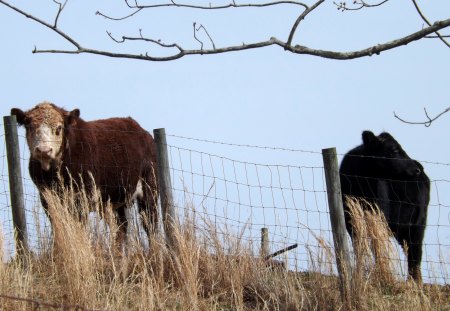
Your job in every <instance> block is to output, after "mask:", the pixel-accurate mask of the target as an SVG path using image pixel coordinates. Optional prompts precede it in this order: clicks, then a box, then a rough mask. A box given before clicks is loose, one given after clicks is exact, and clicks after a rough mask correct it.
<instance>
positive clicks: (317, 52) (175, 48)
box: [0, 0, 450, 61]
mask: <svg viewBox="0 0 450 311" xmlns="http://www.w3.org/2000/svg"><path fill="white" fill-rule="evenodd" d="M124 1H125V3H126V5H127V6H128V7H129V8H131V9H134V10H135V11H133V13H131V14H129V15H127V16H124V17H120V18H112V17H109V16H107V15H105V14H103V13H100V12H97V15H100V16H103V17H104V18H108V19H111V20H117V21H120V20H124V19H126V18H130V17H131V16H134V15H136V14H138V13H140V12H142V11H143V10H144V9H155V8H158V7H177V8H189V9H202V10H217V9H227V8H242V7H253V8H255V7H268V6H277V5H291V6H295V7H299V8H301V9H302V11H301V13H300V14H299V16H298V18H297V19H296V21H295V23H294V24H293V25H292V27H291V29H290V31H289V35H288V39H287V40H286V41H284V40H281V39H278V38H276V37H271V38H269V39H268V40H265V41H259V42H254V43H242V44H239V45H232V46H226V47H216V45H215V43H214V40H213V39H212V37H211V36H210V34H209V33H208V31H207V29H206V27H204V26H203V25H201V24H200V25H198V24H196V23H194V24H193V37H194V39H195V41H197V42H198V44H199V45H200V47H199V48H197V49H185V48H183V47H181V46H180V45H179V44H177V43H171V44H167V43H164V42H162V41H161V40H156V39H152V38H147V37H145V36H143V34H142V30H139V36H135V37H133V36H122V37H121V38H116V37H114V36H113V35H112V34H111V32H108V31H107V35H108V36H109V37H110V38H111V39H112V40H113V41H114V42H116V43H126V42H128V41H142V42H146V43H149V44H153V45H156V46H159V47H161V48H164V49H167V51H168V55H167V56H154V55H150V54H149V53H145V54H142V53H141V54H138V53H115V52H112V51H109V50H101V49H93V48H87V47H84V46H83V45H81V44H80V43H79V42H78V41H77V40H75V39H74V38H73V37H72V36H70V35H69V34H67V33H65V32H63V31H62V30H61V29H60V28H59V27H58V20H59V18H60V15H61V12H62V11H63V10H64V8H65V6H66V4H67V0H66V2H64V3H63V4H62V3H60V2H58V1H56V0H53V2H55V4H57V6H58V7H57V12H56V15H55V18H54V20H53V22H52V23H50V22H47V21H44V20H41V19H39V18H38V17H36V16H34V15H31V14H29V13H27V12H26V11H23V10H22V9H19V8H17V7H15V6H13V5H11V4H10V3H8V2H7V1H4V0H0V4H1V5H4V6H6V7H8V8H10V9H11V10H13V11H15V12H17V13H19V14H21V15H23V16H25V17H27V18H29V19H31V20H34V21H35V22H37V23H39V24H41V25H42V26H44V27H47V28H48V29H50V30H51V31H53V32H55V33H56V34H58V35H59V36H60V37H61V38H63V39H64V40H65V41H67V42H69V43H70V44H71V45H73V47H74V49H73V50H58V49H37V48H36V47H35V49H34V50H33V53H64V54H82V53H86V54H94V55H101V56H106V57H114V58H128V59H137V60H146V61H172V60H176V59H180V58H182V57H185V56H190V55H212V54H222V53H229V52H238V51H244V50H251V49H259V48H264V47H268V46H278V47H281V48H283V49H284V50H286V51H288V52H291V53H294V54H306V55H312V56H317V57H322V58H328V59H336V60H350V59H355V58H361V57H366V56H372V55H378V54H380V53H382V52H384V51H387V50H390V49H393V48H397V47H400V46H402V45H406V44H409V43H411V42H414V41H417V40H420V39H422V38H425V37H427V36H429V35H431V34H437V35H438V38H440V39H441V40H444V39H443V36H441V35H440V34H439V32H438V31H439V30H442V29H444V28H447V27H449V26H450V19H445V20H441V21H436V22H434V23H433V24H431V23H430V22H428V20H426V18H425V17H424V16H423V15H422V14H421V12H420V11H419V9H418V7H417V10H418V11H419V13H420V14H421V16H422V19H424V20H426V22H427V25H428V26H427V27H424V28H422V29H421V30H419V31H416V32H414V33H411V34H410V35H407V36H405V37H402V38H399V39H396V40H392V41H388V42H385V43H382V44H377V45H373V46H370V47H368V48H365V49H362V50H356V51H349V52H340V51H332V50H321V49H314V48H310V47H307V46H303V45H299V44H295V45H294V44H293V43H292V41H293V38H294V36H295V34H296V32H297V30H298V28H299V26H300V24H301V22H302V21H303V20H304V19H305V18H306V17H307V16H308V15H310V14H311V13H312V12H314V11H315V10H316V9H317V8H318V7H319V6H320V5H321V4H323V3H324V2H325V0H318V1H316V2H314V3H313V4H312V5H311V6H308V5H306V4H304V3H302V2H298V1H274V2H267V3H263V4H237V3H236V1H235V0H232V1H231V3H229V4H228V5H222V6H212V5H209V6H196V5H187V4H178V3H176V2H175V1H174V0H170V3H166V4H153V5H146V6H144V5H139V4H138V3H137V0H134V4H131V3H130V2H131V0H124ZM386 1H388V0H384V1H381V2H379V3H378V4H376V5H368V4H366V2H364V1H356V2H355V4H359V5H361V7H360V8H359V9H361V8H363V7H375V6H379V5H381V4H383V3H385V2H386ZM413 1H414V0H413ZM414 4H415V5H416V3H415V1H414ZM335 5H336V6H337V7H338V9H339V10H350V9H349V8H346V7H345V8H344V7H343V6H342V3H341V4H337V3H335ZM200 31H202V32H204V34H206V36H207V37H208V40H209V41H210V44H208V46H211V48H204V46H205V45H206V44H205V43H204V42H203V41H201V40H200V39H199V38H198V36H197V34H198V33H199V32H200Z"/></svg>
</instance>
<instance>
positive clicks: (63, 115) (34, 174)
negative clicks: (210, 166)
mask: <svg viewBox="0 0 450 311" xmlns="http://www.w3.org/2000/svg"><path fill="white" fill-rule="evenodd" d="M11 113H12V114H14V115H16V116H17V120H18V123H19V124H22V125H25V126H26V130H27V141H28V146H29V147H30V153H31V157H30V163H29V171H30V176H31V178H32V179H33V182H34V183H35V184H36V186H37V187H38V189H39V191H40V192H41V193H42V191H43V190H44V189H45V188H49V187H55V186H57V185H58V183H59V182H60V181H59V179H58V175H60V176H61V177H62V180H63V183H64V184H65V185H66V186H67V185H68V184H69V183H70V182H72V184H74V185H81V184H84V186H85V187H86V189H87V190H88V191H89V190H90V189H91V188H92V186H94V184H93V182H94V183H95V186H96V187H97V188H98V189H100V193H101V197H102V200H103V202H104V203H106V202H110V203H111V205H112V206H113V207H114V210H115V211H116V213H117V216H118V217H117V219H118V224H119V226H120V229H121V230H120V232H121V233H122V234H121V235H122V238H123V234H125V233H126V228H127V219H126V216H125V208H126V207H127V206H129V205H130V204H131V203H132V199H136V201H137V203H138V206H139V210H140V212H141V213H143V214H144V215H145V216H146V217H148V219H146V221H144V222H143V223H144V228H145V229H146V231H147V233H149V232H150V231H151V230H152V228H153V229H156V228H157V219H158V216H157V186H156V147H155V144H154V142H153V138H152V136H151V135H150V134H149V133H148V132H147V131H145V130H144V129H142V128H141V127H140V126H139V124H138V123H137V122H136V121H134V120H133V119H132V118H111V119H105V120H96V121H89V122H87V121H84V120H83V119H81V118H80V117H79V110H77V109H76V110H73V111H71V112H68V111H66V110H64V109H62V108H59V107H57V106H55V105H53V104H50V103H42V104H40V105H37V106H36V107H35V108H33V109H31V110H29V111H27V112H23V111H21V110H20V109H12V110H11ZM43 124H44V125H45V126H44V127H42V125H43ZM41 127H42V130H39V129H40V128H41ZM43 132H44V133H46V134H45V135H43V134H42V133H43ZM33 135H34V136H33ZM54 141H57V143H55V142H54ZM92 179H93V180H92ZM71 180H72V181H71ZM41 201H42V204H43V207H44V208H45V209H47V203H46V202H45V199H44V198H43V196H42V195H41Z"/></svg>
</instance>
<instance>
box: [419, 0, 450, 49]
mask: <svg viewBox="0 0 450 311" xmlns="http://www.w3.org/2000/svg"><path fill="white" fill-rule="evenodd" d="M412 2H413V4H414V7H415V8H416V11H417V13H419V15H420V17H421V18H422V20H423V21H424V22H425V23H427V25H428V26H431V23H430V22H429V21H428V19H427V18H426V17H425V15H424V14H423V13H422V10H420V8H419V5H418V4H417V2H416V0H412ZM436 35H437V36H438V38H439V39H440V40H441V41H442V42H444V44H445V45H446V46H447V47H449V48H450V44H449V43H448V42H447V40H445V39H444V37H443V36H441V34H440V33H439V32H437V31H436Z"/></svg>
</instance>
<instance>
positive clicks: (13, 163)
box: [3, 116, 28, 259]
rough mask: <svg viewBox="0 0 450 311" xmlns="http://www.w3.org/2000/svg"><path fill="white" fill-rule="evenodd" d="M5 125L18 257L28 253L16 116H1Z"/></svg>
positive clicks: (21, 257)
mask: <svg viewBox="0 0 450 311" xmlns="http://www.w3.org/2000/svg"><path fill="white" fill-rule="evenodd" d="M3 122H4V127H5V141H6V154H7V158H8V173H9V190H10V198H11V209H12V219H13V225H14V233H15V239H16V253H17V255H18V257H19V258H20V259H25V258H24V257H23V255H26V254H27V253H28V237H27V222H26V218H25V203H24V198H23V184H22V173H21V169H20V150H19V138H18V136H17V121H16V116H4V117H3Z"/></svg>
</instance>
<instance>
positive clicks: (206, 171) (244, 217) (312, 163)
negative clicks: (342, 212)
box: [0, 133, 450, 283]
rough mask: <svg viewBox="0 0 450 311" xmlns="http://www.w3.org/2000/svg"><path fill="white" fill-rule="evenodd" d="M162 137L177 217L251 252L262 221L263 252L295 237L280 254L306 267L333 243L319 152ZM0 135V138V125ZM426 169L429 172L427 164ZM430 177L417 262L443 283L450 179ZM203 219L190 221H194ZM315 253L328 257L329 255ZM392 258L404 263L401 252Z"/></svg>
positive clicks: (0, 220) (6, 228)
mask: <svg viewBox="0 0 450 311" xmlns="http://www.w3.org/2000/svg"><path fill="white" fill-rule="evenodd" d="M19 136H20V137H19V138H20V142H21V148H22V156H21V160H22V163H24V165H22V167H27V163H26V162H27V160H28V158H29V155H28V148H27V146H26V142H25V138H24V137H23V135H22V134H21V135H19ZM167 137H168V139H169V141H168V143H167V148H168V156H169V169H170V172H171V175H172V178H171V190H172V192H173V196H174V203H175V206H176V208H177V211H176V214H177V216H179V217H181V219H182V217H183V215H184V214H183V213H189V212H190V211H192V210H195V213H196V214H197V215H199V216H200V217H203V218H205V219H208V221H210V222H211V223H212V224H213V225H214V227H215V228H216V230H217V232H218V234H222V236H223V239H225V238H226V233H227V230H228V232H229V233H230V232H231V233H237V235H236V236H240V237H241V238H242V240H243V241H246V242H249V243H253V242H254V241H257V242H255V245H254V250H255V253H258V252H259V249H258V248H259V246H260V244H259V241H260V238H261V236H260V231H261V228H263V227H264V228H267V229H268V231H269V243H268V244H269V248H271V250H269V252H271V251H275V250H278V249H282V248H285V247H286V246H288V245H292V244H296V243H298V244H299V247H298V248H297V249H295V250H292V251H290V252H289V253H286V254H284V255H283V256H284V260H285V261H286V262H287V267H288V268H289V269H293V270H297V271H307V270H311V269H314V267H313V264H312V263H311V260H312V259H311V257H315V258H319V257H320V255H321V254H320V252H321V245H322V244H321V243H326V244H327V245H329V246H331V245H332V244H333V243H332V233H331V226H330V221H329V212H328V203H327V190H326V185H325V176H324V167H323V164H322V158H321V153H320V152H315V151H306V150H300V149H289V148H275V147H263V146H252V145H238V144H229V143H221V142H215V141H208V140H201V139H195V138H188V137H183V136H177V135H167ZM0 138H2V140H3V136H2V133H0ZM205 143H206V144H208V145H205ZM216 145H217V146H218V148H216ZM230 146H234V147H237V148H244V150H245V152H241V149H239V151H238V152H236V150H235V148H229V147H230ZM2 148H3V149H2ZM221 148H223V149H221ZM4 151H5V149H4V145H0V159H3V167H2V168H1V169H0V172H1V177H0V178H1V181H0V183H2V184H3V186H0V187H2V188H3V189H4V191H3V189H0V225H1V226H2V231H3V232H4V236H5V242H6V243H12V242H11V241H13V235H11V233H10V228H11V218H10V205H9V203H8V202H9V201H8V199H9V192H8V190H6V189H7V187H6V186H7V185H6V184H7V181H6V174H5V172H6V167H5V164H4V163H5V159H6V158H5V156H4ZM267 153H270V155H272V154H275V159H276V161H275V162H276V163H278V164H264V163H267ZM338 155H339V154H338ZM252 159H254V160H252ZM272 159H273V157H272ZM422 163H424V162H422ZM425 163H427V165H430V167H431V168H433V166H435V167H437V169H439V170H442V172H440V174H444V173H445V174H446V175H447V176H450V172H449V171H444V169H445V170H447V169H448V167H449V166H450V165H449V164H442V165H441V164H439V163H436V162H425ZM23 171H24V174H23V176H24V186H25V205H26V210H27V221H28V222H29V223H28V228H29V230H30V234H29V235H30V239H31V241H30V244H31V245H30V247H31V248H32V249H34V250H35V251H36V249H39V247H40V245H41V243H43V242H42V241H40V240H37V235H36V232H37V231H38V230H49V227H48V226H49V224H48V221H47V220H46V216H45V215H44V213H43V212H42V210H41V209H40V207H39V199H38V195H37V192H36V190H35V188H34V185H33V184H32V182H31V180H30V179H29V177H28V174H27V173H26V169H23ZM426 171H427V173H428V175H429V176H430V177H433V174H431V173H429V167H427V168H426ZM431 179H432V188H433V191H432V201H431V202H430V205H429V221H428V226H427V236H426V240H425V243H424V258H423V265H422V270H424V271H425V272H426V273H424V275H425V276H426V279H427V280H428V281H431V282H439V283H448V282H449V275H450V273H449V266H450V263H449V261H448V258H449V257H450V256H448V254H450V245H449V242H448V241H449V237H450V225H449V214H450V213H449V209H448V208H449V206H450V198H449V197H448V195H447V193H449V194H450V181H449V180H447V179H445V177H444V178H436V179H433V178H431ZM205 225H206V224H202V223H201V222H199V223H198V224H197V226H198V228H200V229H201V228H203V227H202V226H205ZM37 226H40V228H37ZM33 239H34V240H33ZM318 239H321V240H320V241H318ZM7 248H8V249H9V251H10V252H11V254H12V253H13V252H14V247H13V244H11V245H10V246H7ZM399 253H401V251H400V250H399ZM11 256H12V255H11ZM321 260H322V259H321ZM323 260H325V261H327V263H328V262H330V261H331V262H330V263H331V264H333V265H334V262H333V259H330V258H324V259H323ZM398 265H399V266H400V267H402V265H404V258H403V257H402V258H401V261H399V262H398ZM401 269H402V268H400V270H401ZM402 271H404V268H403V270H402ZM331 272H335V271H331ZM403 274H404V273H403ZM403 276H404V275H403Z"/></svg>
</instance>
